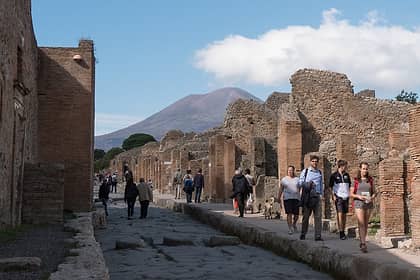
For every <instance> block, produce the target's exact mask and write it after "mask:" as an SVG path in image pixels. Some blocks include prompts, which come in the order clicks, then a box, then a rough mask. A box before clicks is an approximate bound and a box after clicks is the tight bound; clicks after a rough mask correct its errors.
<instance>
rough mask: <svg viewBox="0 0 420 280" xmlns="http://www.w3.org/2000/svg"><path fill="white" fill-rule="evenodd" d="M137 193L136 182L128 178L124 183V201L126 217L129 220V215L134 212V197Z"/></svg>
mask: <svg viewBox="0 0 420 280" xmlns="http://www.w3.org/2000/svg"><path fill="white" fill-rule="evenodd" d="M138 195H139V191H138V189H137V186H136V184H135V183H134V181H133V178H130V179H129V180H128V181H127V184H126V185H125V191H124V202H125V203H127V219H128V220H131V217H132V216H133V214H134V204H135V203H136V198H137V196H138Z"/></svg>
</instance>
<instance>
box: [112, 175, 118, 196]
mask: <svg viewBox="0 0 420 280" xmlns="http://www.w3.org/2000/svg"><path fill="white" fill-rule="evenodd" d="M117 183H118V176H117V173H116V172H114V173H113V174H112V176H111V192H115V193H117Z"/></svg>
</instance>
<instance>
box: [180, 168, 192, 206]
mask: <svg viewBox="0 0 420 280" xmlns="http://www.w3.org/2000/svg"><path fill="white" fill-rule="evenodd" d="M182 181H183V183H184V192H185V196H186V198H187V203H191V202H192V193H193V191H194V186H193V177H192V175H191V169H188V170H187V174H185V176H184V179H183V180H182Z"/></svg>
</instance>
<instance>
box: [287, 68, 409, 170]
mask: <svg viewBox="0 0 420 280" xmlns="http://www.w3.org/2000/svg"><path fill="white" fill-rule="evenodd" d="M290 81H291V84H292V98H291V99H292V102H293V103H294V105H295V106H296V107H297V109H298V110H299V111H300V113H301V116H300V117H301V120H302V123H303V132H302V133H303V135H304V137H303V152H304V153H307V152H311V151H318V150H319V148H320V146H322V143H324V142H327V141H331V146H332V147H333V146H335V143H333V142H335V141H336V138H337V135H339V134H341V133H350V134H352V135H353V136H354V138H355V139H356V148H357V151H356V152H357V156H358V159H359V160H365V161H367V162H369V163H371V173H372V174H373V175H374V176H377V164H378V163H379V161H380V160H381V159H383V158H386V156H387V154H388V152H389V145H388V144H389V143H388V141H389V140H388V134H389V132H390V131H393V130H398V129H400V128H401V127H404V126H406V125H407V122H408V110H409V109H410V108H411V107H412V105H410V104H408V103H406V102H399V101H387V100H379V99H376V98H369V97H363V96H356V95H354V94H353V87H352V85H351V82H350V80H349V79H348V78H347V76H346V75H344V74H339V73H334V72H329V71H320V70H312V69H303V70H299V71H297V72H296V73H295V74H293V75H292V77H291V80H290Z"/></svg>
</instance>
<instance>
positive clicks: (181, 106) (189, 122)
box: [95, 87, 259, 150]
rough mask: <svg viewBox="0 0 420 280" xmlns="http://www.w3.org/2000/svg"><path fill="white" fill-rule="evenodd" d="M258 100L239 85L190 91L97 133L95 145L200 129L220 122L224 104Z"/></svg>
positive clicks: (108, 145) (109, 145)
mask: <svg viewBox="0 0 420 280" xmlns="http://www.w3.org/2000/svg"><path fill="white" fill-rule="evenodd" d="M240 98H242V99H254V100H258V101H259V99H258V98H257V97H255V96H253V95H252V94H250V93H249V92H247V91H244V90H242V89H239V88H234V87H227V88H221V89H218V90H215V91H212V92H210V93H207V94H192V95H189V96H186V97H184V98H182V99H180V100H178V101H177V102H175V103H173V104H171V105H169V106H168V107H166V108H165V109H163V110H162V111H160V112H158V113H156V114H153V115H152V116H150V117H148V118H147V119H145V120H143V121H141V122H138V123H135V124H133V125H130V126H128V127H126V128H123V129H120V130H117V131H114V132H111V133H108V134H104V135H100V136H96V137H95V148H96V149H105V150H108V149H110V148H112V147H120V146H121V144H122V142H123V141H124V139H125V138H127V137H128V136H130V135H131V134H134V133H147V134H150V135H153V136H154V137H155V138H156V140H160V139H161V138H162V136H163V135H164V134H165V133H166V132H167V131H169V130H171V129H180V130H182V131H183V132H188V131H195V132H203V131H205V130H207V129H209V128H213V127H216V126H220V125H221V124H222V123H223V118H224V114H225V111H226V107H227V105H229V103H231V102H233V101H235V100H237V99H240Z"/></svg>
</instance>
